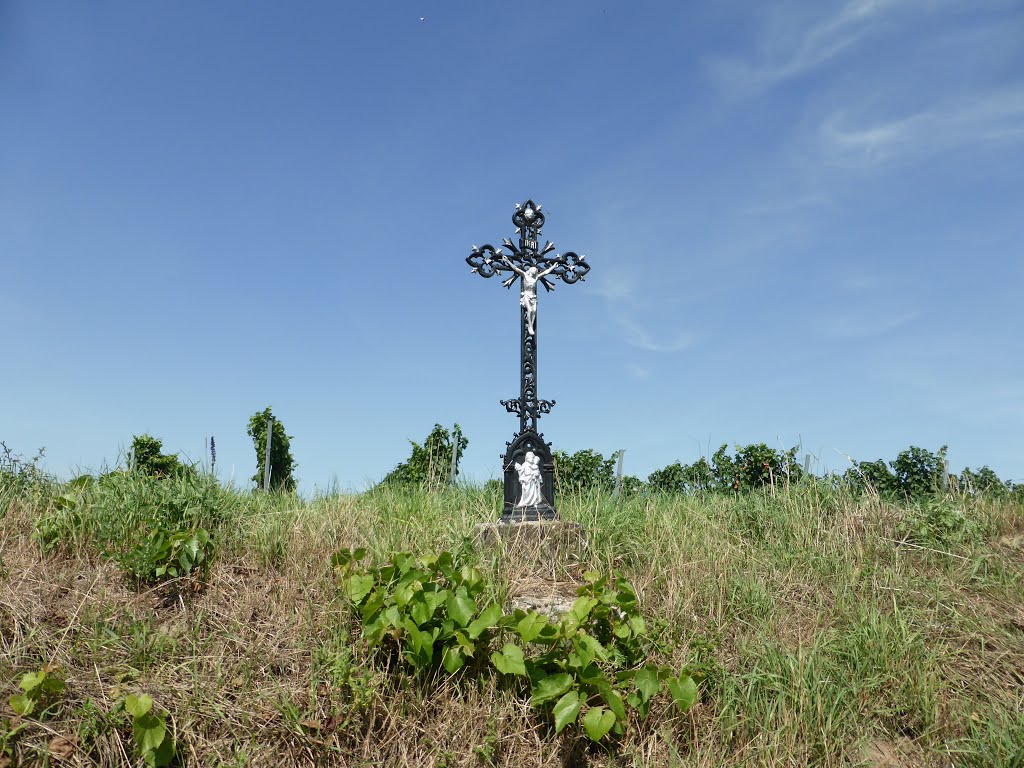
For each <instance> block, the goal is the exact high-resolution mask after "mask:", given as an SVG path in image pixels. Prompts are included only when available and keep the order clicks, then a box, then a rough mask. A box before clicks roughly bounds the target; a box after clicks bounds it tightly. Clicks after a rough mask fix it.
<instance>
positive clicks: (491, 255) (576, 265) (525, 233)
mask: <svg viewBox="0 0 1024 768" xmlns="http://www.w3.org/2000/svg"><path fill="white" fill-rule="evenodd" d="M540 208H541V207H540V206H539V205H537V204H535V203H534V202H533V201H532V200H527V201H526V202H525V203H523V204H522V205H519V204H518V203H517V204H516V210H515V213H514V214H512V223H513V224H514V225H515V227H516V234H517V235H519V245H518V247H517V246H516V245H515V244H514V243H513V242H512V241H511V240H509V239H508V238H505V239H504V240H503V241H502V244H501V245H500V246H498V247H497V248H495V247H494V246H492V245H489V244H488V245H482V246H480V247H479V248H478V247H477V246H475V245H474V246H473V250H472V251H471V253H470V254H469V256H467V257H466V262H467V263H468V264H469V266H470V267H471V268H472V270H473V272H475V273H476V274H478V275H480V276H481V277H486V278H490V277H494V275H496V274H501V275H502V276H504V275H505V274H507V273H511V275H510V276H509V277H508V278H507V279H506V280H504V281H503V282H502V285H504V286H505V287H506V288H511V287H512V286H513V285H514V284H515V283H516V281H519V282H520V283H521V291H520V295H519V308H520V339H521V345H520V382H519V397H518V398H516V399H514V400H502V401H501V404H502V405H503V406H505V410H507V411H508V412H509V413H515V414H517V415H518V416H519V431H518V432H517V433H516V434H515V435H514V436H513V438H512V440H511V441H510V442H509V443H507V444H506V451H505V455H504V456H503V457H502V467H503V472H504V476H505V506H504V511H503V512H502V515H501V520H502V522H512V521H521V520H553V519H555V517H556V513H555V507H554V504H553V501H554V462H553V460H552V457H551V446H550V445H549V444H548V443H547V442H545V441H544V435H543V434H541V433H540V432H538V431H537V421H538V420H539V419H540V417H541V415H542V414H545V413H551V408H552V407H553V406H554V404H555V401H554V400H539V399H538V398H537V284H538V283H540V284H541V285H543V286H544V288H545V289H546V290H548V291H552V290H554V288H555V285H554V282H553V280H561V281H562V282H563V283H569V284H572V283H575V282H576V281H577V280H582V279H583V278H584V277H585V276H586V274H587V272H589V271H590V265H589V264H587V262H586V257H584V256H577V255H576V254H575V253H573V252H571V251H569V252H567V253H564V254H562V255H559V254H557V253H554V254H552V251H554V250H555V246H554V244H553V243H551V242H550V241H548V242H546V243H545V245H544V247H543V248H539V247H538V242H539V238H540V231H541V228H542V227H543V226H544V214H543V213H541V210H540ZM503 249H507V250H508V251H510V253H506V252H505V250H503ZM549 254H550V255H549Z"/></svg>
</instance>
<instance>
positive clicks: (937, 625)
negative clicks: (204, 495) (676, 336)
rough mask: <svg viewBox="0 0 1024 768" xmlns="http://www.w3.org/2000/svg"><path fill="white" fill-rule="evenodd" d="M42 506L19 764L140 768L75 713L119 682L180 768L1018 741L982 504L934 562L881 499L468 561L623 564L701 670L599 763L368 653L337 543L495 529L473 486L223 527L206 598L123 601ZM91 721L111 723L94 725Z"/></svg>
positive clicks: (619, 527)
mask: <svg viewBox="0 0 1024 768" xmlns="http://www.w3.org/2000/svg"><path fill="white" fill-rule="evenodd" d="M38 512H39V510H37V509H33V508H31V507H28V506H25V505H16V506H13V507H11V508H10V509H8V511H7V514H6V516H5V517H4V518H3V519H2V522H0V546H2V548H3V549H2V556H3V575H2V579H0V651H2V661H0V671H2V672H3V677H4V678H5V679H8V680H10V681H11V684H9V685H8V686H7V691H6V692H5V695H4V702H5V701H6V696H8V695H10V694H13V693H14V692H15V687H14V684H13V683H14V681H16V675H20V674H21V673H24V672H26V671H30V670H34V669H38V668H39V667H40V666H42V665H43V664H46V663H50V664H57V665H59V667H60V668H61V670H62V672H63V674H64V675H65V677H66V679H67V682H68V687H67V689H66V691H65V693H64V694H63V696H62V704H61V707H60V708H59V710H58V711H57V712H56V713H55V714H54V716H53V717H51V718H49V719H46V720H43V721H37V720H32V719H26V720H23V721H20V722H21V724H22V725H23V726H24V728H23V730H21V731H20V732H19V733H18V734H17V735H16V738H15V739H13V743H9V744H8V746H7V748H8V750H9V755H8V759H11V758H14V759H15V760H16V761H20V762H17V763H15V764H22V765H44V764H49V765H68V766H115V765H132V764H134V763H133V756H132V742H131V737H130V731H129V729H128V728H127V727H126V721H124V720H118V718H116V717H110V716H106V717H105V718H98V716H96V715H94V714H91V713H92V712H93V710H96V711H99V712H103V713H109V712H110V711H111V709H112V708H113V707H114V704H115V702H116V701H117V700H118V698H119V697H120V696H123V695H124V693H126V692H130V691H141V692H145V693H148V694H150V695H152V696H153V698H154V700H155V702H156V706H157V708H159V709H161V710H164V711H166V712H168V713H169V720H170V721H171V722H172V723H173V729H174V732H175V735H176V738H177V741H178V743H179V745H180V747H179V754H180V756H181V761H182V763H183V764H184V765H189V766H218V765H222V766H242V765H245V766H273V767H274V768H288V767H290V766H335V765H336V766H363V765H366V766H369V765H374V766H376V765H387V766H441V765H443V766H467V767H468V766H474V767H476V766H487V765H495V766H498V765H501V766H534V765H536V766H612V765H627V766H630V765H633V766H646V765H652V766H653V765H656V766H670V765H679V766H741V765H771V766H801V765H824V766H840V765H857V764H859V765H874V766H885V767H888V766H949V765H957V766H959V765H968V764H977V765H993V766H996V765H1001V764H1003V763H1002V762H1000V761H1004V760H1006V759H1007V758H1006V756H1007V755H1008V754H1010V753H1011V750H1013V749H1024V727H1020V726H1014V718H1016V719H1017V722H1021V721H1022V720H1024V694H1022V690H1024V676H1022V673H1021V671H1020V670H1022V669H1024V598H1022V596H1021V591H1020V585H1021V575H1022V564H1024V559H1022V557H1021V552H1022V548H1021V547H1018V545H1017V543H1016V542H1017V541H1019V540H1020V539H1017V538H1014V537H1016V536H1019V533H1020V531H1022V530H1024V510H1022V509H1021V508H1020V507H1019V506H1015V505H1012V504H988V503H981V504H978V505H977V506H976V507H975V508H974V509H973V510H972V514H973V515H976V516H977V517H979V519H984V520H985V521H986V525H987V528H986V534H985V536H984V537H983V539H981V540H978V541H976V542H974V543H970V544H964V545H963V546H953V547H949V548H948V549H945V550H944V549H942V548H941V547H938V546H935V547H923V548H919V549H914V548H910V547H907V546H900V545H898V544H895V543H893V542H894V541H896V540H897V528H898V524H899V521H900V520H901V519H902V517H903V516H904V515H905V514H906V511H905V510H904V509H903V508H901V507H896V506H892V505H887V504H884V503H881V502H879V501H878V500H877V499H866V500H861V501H857V500H853V499H848V498H842V499H839V500H836V499H830V498H825V497H823V496H821V495H815V494H813V493H808V494H807V495H806V496H800V495H798V494H795V493H794V494H790V495H788V496H785V497H783V498H780V499H775V500H772V499H761V500H753V501H744V500H734V499H719V498H711V499H707V500H698V499H675V500H672V499H669V500H666V499H649V500H637V501H634V502H629V503H626V504H620V505H615V504H613V503H612V502H611V501H610V500H609V499H596V500H583V499H581V500H579V501H578V504H575V505H574V504H566V505H564V507H563V513H564V514H565V516H566V517H568V518H570V519H575V520H578V521H580V522H582V523H583V524H584V525H585V526H586V527H587V529H588V530H589V531H590V533H591V547H590V548H589V549H588V550H587V551H586V552H585V553H584V554H583V555H582V556H581V557H580V559H579V562H576V563H573V564H572V566H571V567H567V568H563V569H562V570H561V572H560V573H559V574H558V575H557V581H556V582H554V584H553V583H552V581H551V575H549V574H541V575H538V574H537V572H536V570H535V569H532V568H531V567H528V566H527V565H525V563H529V562H530V560H531V557H532V555H530V553H512V554H509V553H506V554H505V555H500V554H499V553H496V552H490V553H488V554H486V555H485V557H484V559H483V562H482V563H481V567H484V568H485V569H489V570H490V572H491V573H493V574H494V575H495V577H496V578H497V580H498V585H499V589H500V590H501V591H502V596H504V597H508V596H516V595H518V594H522V593H524V592H528V591H531V590H532V591H534V592H537V591H543V590H545V589H546V590H550V591H553V592H555V593H558V594H568V593H570V592H571V591H572V586H573V584H574V583H575V580H576V579H578V578H579V577H580V575H581V573H582V570H583V569H586V568H598V569H608V568H611V567H614V568H617V569H620V570H621V571H622V572H623V573H624V574H625V575H626V576H627V577H628V578H629V579H630V580H631V581H632V582H633V583H634V584H635V585H636V587H637V590H638V593H639V594H640V598H641V604H642V605H643V607H644V612H645V614H646V615H647V616H648V619H649V623H650V624H651V626H652V628H653V632H654V635H655V636H656V638H657V643H658V648H657V650H656V651H655V653H656V656H657V657H658V659H657V660H658V661H659V662H660V663H667V664H673V665H675V666H683V665H689V666H690V667H691V669H694V670H695V671H697V672H699V673H701V674H703V675H704V676H706V680H705V682H704V683H703V684H702V686H701V691H702V694H701V701H700V703H699V704H698V705H696V706H695V707H694V708H693V709H692V710H691V712H690V713H689V714H688V715H686V716H685V717H683V716H679V715H677V714H675V713H674V711H673V710H672V709H671V708H670V706H669V704H668V702H661V703H659V705H658V706H657V707H656V708H655V709H654V711H652V714H651V716H650V717H649V718H648V719H647V720H646V721H645V722H643V723H639V722H634V723H631V726H630V729H629V732H628V735H627V738H626V739H625V740H624V741H623V742H622V743H621V744H620V745H619V746H618V748H617V749H616V750H615V751H614V752H607V751H605V750H602V749H600V748H597V747H593V746H591V745H589V744H588V743H586V742H585V740H581V739H580V738H579V737H575V736H572V735H570V734H568V733H566V734H562V735H560V736H555V735H554V734H553V733H552V732H551V730H550V728H549V727H548V726H547V725H546V724H545V723H544V722H543V721H542V720H541V719H540V718H539V717H538V715H537V713H536V712H535V711H533V710H531V709H530V707H529V706H528V703H527V702H524V700H523V699H522V698H521V697H520V696H518V695H516V693H515V692H514V691H511V690H505V689H502V688H500V687H499V686H498V685H497V683H496V682H495V681H494V680H493V679H489V678H482V679H479V680H471V679H460V680H457V681H452V680H450V679H447V678H446V677H445V676H443V675H442V676H440V677H438V678H436V679H433V680H420V679H414V678H412V677H410V676H408V675H406V674H404V673H398V672H396V671H395V670H388V669H386V668H383V667H381V666H378V665H374V664H371V663H370V659H369V658H368V657H367V653H366V651H365V649H364V648H363V646H362V644H361V643H360V642H359V640H358V627H356V626H355V625H354V623H353V619H352V617H351V616H350V615H349V612H348V610H347V606H346V604H345V601H344V600H343V599H342V597H341V595H339V593H338V591H337V589H336V585H335V583H334V580H333V577H332V575H331V573H330V567H329V559H330V555H331V553H332V552H334V551H335V550H336V549H338V548H339V547H341V546H360V545H366V546H369V547H370V548H371V551H372V553H373V555H374V556H376V557H378V558H380V557H386V556H387V553H389V552H393V551H395V550H401V549H410V550H414V551H420V552H423V551H427V550H432V549H435V550H436V549H438V548H442V547H446V548H451V547H458V546H460V545H461V543H462V540H463V537H464V536H466V535H468V534H469V532H470V531H471V530H472V526H473V524H474V523H475V522H479V521H482V520H486V519H490V518H491V515H492V509H491V507H490V506H489V504H488V503H487V502H486V501H483V500H481V498H480V497H479V495H472V494H469V495H467V496H466V497H464V498H459V497H456V496H454V495H453V496H451V497H450V498H441V499H437V500H434V501H431V500H430V499H428V498H425V497H422V496H417V497H415V498H413V499H411V500H408V499H402V498H400V497H398V496H390V497H385V498H383V499H381V498H374V497H372V496H367V497H362V498H342V499H332V500H326V501H321V502H317V503H310V504H304V503H299V502H287V501H281V502H277V503H276V504H275V505H267V504H264V506H262V507H260V508H258V509H255V510H252V511H250V512H247V513H246V515H245V516H244V517H240V518H239V519H237V520H235V521H234V522H233V523H232V524H231V526H230V527H229V528H228V529H227V530H226V531H225V532H224V534H223V537H222V538H223V547H222V553H221V556H220V558H219V559H218V561H217V563H216V565H215V567H214V568H213V570H212V572H211V573H210V575H209V579H208V583H207V585H206V587H205V588H204V589H202V590H199V591H193V590H191V589H190V588H189V585H188V584H187V583H186V582H181V583H179V584H177V585H172V586H162V587H159V588H151V589H138V588H136V587H134V586H133V585H131V584H128V583H126V582H125V580H124V578H123V577H122V575H121V572H120V571H119V570H118V568H117V566H116V565H114V564H113V563H112V562H110V561H107V560H104V559H102V558H100V557H99V556H97V555H96V554H95V553H94V552H93V551H92V550H91V549H90V548H89V546H88V545H87V544H83V545H81V546H76V547H72V548H69V549H68V550H66V551H61V552H58V553H57V554H55V555H52V556H47V557H43V556H42V555H41V554H40V551H39V548H38V547H37V546H36V544H35V543H33V542H32V540H31V538H30V532H31V530H32V521H33V519H34V518H35V516H36V515H37V514H38ZM90 702H91V705H92V707H93V709H90ZM5 717H7V718H9V719H10V722H11V724H10V725H8V726H6V727H7V732H8V733H9V732H10V728H11V727H13V726H14V725H16V724H18V722H19V721H18V720H17V719H16V718H13V716H12V713H11V712H9V711H8V712H7V713H6V714H5ZM101 719H105V720H106V721H107V722H108V723H110V724H111V725H113V726H114V727H111V728H109V729H108V730H107V731H106V732H101V733H99V734H91V733H89V724H90V723H98V722H99V721H100V720H101ZM2 722H3V721H2V719H0V723H2ZM968 752H973V754H974V755H975V758H976V759H975V760H974V762H971V761H970V760H969V759H968V757H967V755H966V753H968ZM0 754H2V753H0ZM1022 754H1024V753H1022ZM48 755H49V756H48ZM3 759H4V758H3V757H0V765H2V764H3V762H2V761H3Z"/></svg>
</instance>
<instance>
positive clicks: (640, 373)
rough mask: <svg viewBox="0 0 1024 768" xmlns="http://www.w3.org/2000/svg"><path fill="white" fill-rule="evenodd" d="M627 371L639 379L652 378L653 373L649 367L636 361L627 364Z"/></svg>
mask: <svg viewBox="0 0 1024 768" xmlns="http://www.w3.org/2000/svg"><path fill="white" fill-rule="evenodd" d="M626 373H628V374H629V375H630V376H634V377H636V378H638V379H647V378H650V375H651V372H650V371H649V370H648V369H647V368H644V367H643V366H641V365H637V364H636V363H630V364H629V365H627V366H626Z"/></svg>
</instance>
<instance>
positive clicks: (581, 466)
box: [552, 448, 617, 493]
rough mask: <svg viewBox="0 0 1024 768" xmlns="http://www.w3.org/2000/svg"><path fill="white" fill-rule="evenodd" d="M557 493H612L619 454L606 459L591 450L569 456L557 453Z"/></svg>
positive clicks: (555, 455)
mask: <svg viewBox="0 0 1024 768" xmlns="http://www.w3.org/2000/svg"><path fill="white" fill-rule="evenodd" d="M552 456H553V458H554V460H555V492H556V493H573V492H575V493H581V492H583V493H586V492H589V491H592V490H601V491H610V490H612V489H613V488H614V487H615V461H616V458H617V454H614V453H613V454H612V455H611V456H610V457H609V458H607V459H606V458H605V457H604V456H602V455H601V454H600V453H598V452H597V451H595V450H592V449H590V448H587V449H584V450H582V451H576V453H573V454H571V455H570V454H568V453H566V452H564V451H555V452H554V453H553V454H552Z"/></svg>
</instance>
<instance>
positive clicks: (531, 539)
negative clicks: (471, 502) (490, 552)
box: [473, 520, 587, 552]
mask: <svg viewBox="0 0 1024 768" xmlns="http://www.w3.org/2000/svg"><path fill="white" fill-rule="evenodd" d="M473 540H474V541H475V542H476V544H477V546H482V547H495V546H499V545H503V546H505V547H506V548H513V549H515V550H517V551H527V552H529V551H536V550H546V549H551V548H554V549H556V550H557V549H562V548H570V549H571V548H580V547H582V548H585V547H586V546H587V539H586V536H584V534H583V526H582V525H580V524H579V523H567V522H566V521H564V520H522V521H513V522H510V523H504V522H497V523H480V524H479V525H477V526H475V527H474V528H473Z"/></svg>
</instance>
